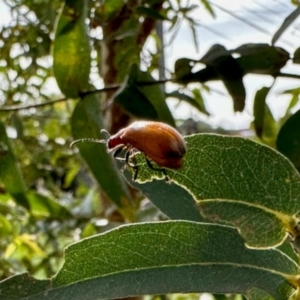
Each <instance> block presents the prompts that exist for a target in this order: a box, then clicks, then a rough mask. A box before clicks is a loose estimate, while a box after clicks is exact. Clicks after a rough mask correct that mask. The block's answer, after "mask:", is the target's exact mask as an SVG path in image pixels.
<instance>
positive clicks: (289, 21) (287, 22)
mask: <svg viewBox="0 0 300 300" xmlns="http://www.w3.org/2000/svg"><path fill="white" fill-rule="evenodd" d="M299 14H300V6H298V7H297V8H296V9H295V10H293V11H292V12H291V13H290V14H289V15H288V16H287V17H286V18H285V19H284V21H283V23H282V24H281V26H280V27H279V29H278V30H277V31H276V32H275V34H274V36H273V38H272V45H274V44H275V43H276V41H277V40H278V39H279V38H280V37H281V35H282V34H283V33H284V32H285V31H286V30H287V29H288V28H289V26H290V25H291V24H292V23H293V22H294V21H295V20H296V19H297V18H298V16H299Z"/></svg>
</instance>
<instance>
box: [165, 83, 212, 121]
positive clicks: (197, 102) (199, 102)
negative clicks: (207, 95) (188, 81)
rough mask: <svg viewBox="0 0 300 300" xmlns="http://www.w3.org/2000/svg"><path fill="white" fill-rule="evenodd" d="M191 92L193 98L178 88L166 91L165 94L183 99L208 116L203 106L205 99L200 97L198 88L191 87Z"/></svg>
mask: <svg viewBox="0 0 300 300" xmlns="http://www.w3.org/2000/svg"><path fill="white" fill-rule="evenodd" d="M192 93H193V96H194V98H193V97H191V96H189V95H187V94H185V93H181V92H179V91H178V90H176V91H173V92H170V93H167V94H166V96H167V97H172V98H177V99H179V100H182V101H185V102H187V103H188V104H190V105H191V106H193V107H194V108H196V109H198V110H199V111H200V112H201V113H203V114H205V115H207V116H209V115H210V113H209V112H208V111H207V109H206V107H205V101H204V99H203V97H202V94H201V91H200V90H199V89H193V90H192Z"/></svg>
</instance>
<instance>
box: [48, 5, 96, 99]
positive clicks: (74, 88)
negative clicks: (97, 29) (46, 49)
mask: <svg viewBox="0 0 300 300" xmlns="http://www.w3.org/2000/svg"><path fill="white" fill-rule="evenodd" d="M87 3H88V1H87V0H84V1H82V0H67V1H66V3H65V6H64V8H63V10H62V13H61V15H60V16H59V20H58V23H57V27H56V33H55V40H54V47H53V60H54V61H53V69H54V75H55V78H56V81H57V84H58V86H59V88H60V89H61V91H62V92H63V93H64V94H65V95H66V97H70V98H76V97H78V96H79V94H80V92H83V91H86V90H87V89H88V87H89V74H90V67H91V56H90V55H91V49H90V41H89V37H88V34H87V25H86V19H87Z"/></svg>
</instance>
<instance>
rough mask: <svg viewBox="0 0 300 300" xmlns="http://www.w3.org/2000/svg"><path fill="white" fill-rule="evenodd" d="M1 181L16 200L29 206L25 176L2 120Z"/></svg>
mask: <svg viewBox="0 0 300 300" xmlns="http://www.w3.org/2000/svg"><path fill="white" fill-rule="evenodd" d="M0 181H1V182H2V183H3V184H4V186H5V189H6V191H7V192H8V193H10V194H11V195H12V196H13V197H14V199H15V201H16V202H17V203H18V204H20V205H22V206H24V207H25V208H29V203H28V200H27V199H26V197H25V195H24V193H25V192H26V186H25V183H24V178H23V175H22V172H21V169H20V166H19V163H18V161H17V158H16V157H15V155H14V153H13V149H12V146H11V144H10V142H9V139H8V137H7V135H6V130H5V127H4V125H3V124H2V123H1V122H0Z"/></svg>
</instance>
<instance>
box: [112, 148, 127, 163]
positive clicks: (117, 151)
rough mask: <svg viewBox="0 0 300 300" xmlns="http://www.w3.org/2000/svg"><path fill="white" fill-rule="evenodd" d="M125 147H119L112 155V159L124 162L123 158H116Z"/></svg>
mask: <svg viewBox="0 0 300 300" xmlns="http://www.w3.org/2000/svg"><path fill="white" fill-rule="evenodd" d="M126 147H127V146H126V145H120V146H119V147H118V148H117V149H116V150H115V152H114V153H113V157H114V158H115V159H117V160H120V161H126V159H125V158H123V157H117V155H119V154H120V153H121V152H122V150H124V149H125V148H126Z"/></svg>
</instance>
